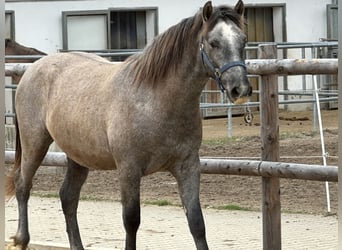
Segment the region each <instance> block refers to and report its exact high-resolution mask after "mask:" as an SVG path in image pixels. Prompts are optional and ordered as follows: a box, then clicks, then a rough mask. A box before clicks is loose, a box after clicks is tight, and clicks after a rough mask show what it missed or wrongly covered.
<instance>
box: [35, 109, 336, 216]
mask: <svg viewBox="0 0 342 250" xmlns="http://www.w3.org/2000/svg"><path fill="white" fill-rule="evenodd" d="M337 117H338V113H337V110H332V111H323V114H322V118H323V127H324V129H325V130H324V139H325V146H326V151H327V152H328V154H329V156H330V157H328V159H327V163H328V165H337V158H336V157H334V156H337ZM279 118H280V119H279V124H280V156H281V161H283V162H297V163H305V164H322V158H321V155H322V154H321V144H320V138H319V133H318V132H317V131H313V125H312V111H308V112H284V113H280V114H279ZM259 134H260V121H259V116H258V114H254V120H253V123H252V125H246V124H245V122H244V120H243V117H240V116H238V117H234V118H233V138H231V139H228V138H227V119H226V118H221V119H209V120H204V121H203V145H202V147H201V150H200V154H201V156H211V157H259V156H260V137H259ZM44 169H45V170H44ZM42 170H43V171H42ZM63 177H64V173H63V171H61V170H58V171H56V170H53V171H52V172H51V171H46V168H40V171H38V173H37V175H36V177H35V180H34V184H33V193H34V194H35V195H40V196H46V197H55V196H57V193H58V190H59V187H60V185H61V182H62V180H63ZM141 191H142V193H141V199H142V202H143V203H166V204H172V205H179V204H180V201H179V196H178V190H177V185H176V182H175V180H174V178H173V177H172V176H171V175H170V174H168V173H156V174H153V175H150V176H147V177H144V178H143V181H142V187H141ZM329 191H330V200H331V208H332V212H333V213H335V212H336V211H337V183H329ZM81 195H82V199H89V200H108V201H118V200H120V196H119V189H118V179H117V176H116V172H115V171H91V172H90V174H89V177H88V179H87V182H86V184H85V185H84V187H83V189H82V194H81ZM201 202H202V206H203V207H215V208H217V207H220V206H226V205H233V206H236V207H238V208H243V209H250V210H260V209H261V178H260V177H246V176H229V175H226V176H224V175H208V174H204V175H202V177H201ZM326 204H327V203H326V191H325V184H324V183H323V182H316V181H304V180H292V179H281V207H282V210H283V211H288V212H300V213H313V214H323V213H325V212H326Z"/></svg>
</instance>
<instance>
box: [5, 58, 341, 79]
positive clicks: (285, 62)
mask: <svg viewBox="0 0 342 250" xmlns="http://www.w3.org/2000/svg"><path fill="white" fill-rule="evenodd" d="M246 65H247V71H248V74H252V75H274V74H276V75H306V74H311V75H316V74H317V75H319V74H337V73H338V59H253V60H246ZM29 66H30V63H20V64H19V63H6V65H5V74H6V76H12V75H22V74H24V72H25V70H26V69H27V68H28V67H29Z"/></svg>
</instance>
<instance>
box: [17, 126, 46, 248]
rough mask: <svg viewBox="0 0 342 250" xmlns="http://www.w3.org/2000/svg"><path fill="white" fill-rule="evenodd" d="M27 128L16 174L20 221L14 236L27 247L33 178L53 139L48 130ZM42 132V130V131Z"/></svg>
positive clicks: (20, 244)
mask: <svg viewBox="0 0 342 250" xmlns="http://www.w3.org/2000/svg"><path fill="white" fill-rule="evenodd" d="M31 132H32V133H30V131H29V129H26V131H25V133H24V134H23V133H20V136H21V145H22V148H21V147H19V151H21V152H19V154H20V155H21V156H20V157H21V162H20V166H19V168H18V170H17V171H16V173H15V175H14V184H15V195H16V199H17V202H18V212H19V221H18V229H17V233H16V235H15V236H13V237H12V239H13V241H14V245H15V246H17V247H21V248H22V249H26V247H27V245H28V243H29V241H30V236H29V231H28V214H27V203H28V200H29V197H30V190H31V187H32V179H33V177H34V175H35V173H36V171H37V169H38V167H39V166H40V164H41V162H42V160H43V159H44V156H45V155H46V152H47V150H48V148H49V145H50V144H51V142H52V139H51V137H50V135H49V134H48V133H46V131H44V132H43V133H40V135H39V136H38V133H34V132H33V131H31ZM40 132H42V131H40ZM17 150H18V147H17Z"/></svg>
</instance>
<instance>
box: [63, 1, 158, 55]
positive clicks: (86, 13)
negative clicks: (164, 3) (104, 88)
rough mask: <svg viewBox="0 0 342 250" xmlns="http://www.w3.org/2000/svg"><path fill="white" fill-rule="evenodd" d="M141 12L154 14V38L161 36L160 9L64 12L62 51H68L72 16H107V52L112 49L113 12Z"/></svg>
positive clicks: (140, 8)
mask: <svg viewBox="0 0 342 250" xmlns="http://www.w3.org/2000/svg"><path fill="white" fill-rule="evenodd" d="M139 11H140V12H141V11H144V12H145V13H147V12H149V11H153V12H154V20H153V22H154V27H153V28H152V30H153V32H154V36H157V35H158V34H159V25H158V24H159V15H158V7H136V8H134V7H132V8H131V7H130V8H109V9H106V10H81V11H63V12H62V39H63V41H62V50H68V17H70V16H93V15H106V20H107V41H106V42H107V50H110V49H111V48H110V47H111V30H110V28H111V23H110V17H111V12H139ZM148 42H149V41H148V39H147V43H148Z"/></svg>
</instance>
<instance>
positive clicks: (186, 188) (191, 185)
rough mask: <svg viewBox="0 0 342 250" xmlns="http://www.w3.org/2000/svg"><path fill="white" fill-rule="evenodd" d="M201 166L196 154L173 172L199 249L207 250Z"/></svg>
mask: <svg viewBox="0 0 342 250" xmlns="http://www.w3.org/2000/svg"><path fill="white" fill-rule="evenodd" d="M199 167H200V163H199V158H198V156H196V155H195V156H193V157H190V158H188V160H187V161H186V162H183V163H182V164H180V165H178V166H177V167H175V168H174V169H172V170H171V173H172V174H173V176H175V178H176V180H177V183H178V188H179V193H180V196H181V200H182V204H183V207H184V210H185V214H186V217H187V220H188V224H189V228H190V232H191V234H192V237H193V238H194V241H195V244H196V248H197V249H198V250H207V249H208V245H207V241H206V236H205V225H204V220H203V214H202V209H201V206H200V201H199V186H200V168H199Z"/></svg>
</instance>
